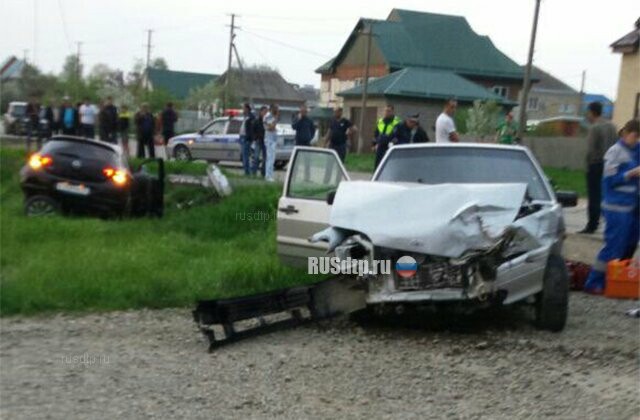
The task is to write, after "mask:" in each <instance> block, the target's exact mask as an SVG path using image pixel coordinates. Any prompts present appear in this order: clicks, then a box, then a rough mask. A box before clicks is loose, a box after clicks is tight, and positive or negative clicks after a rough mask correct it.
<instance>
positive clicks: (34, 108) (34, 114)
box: [25, 100, 40, 153]
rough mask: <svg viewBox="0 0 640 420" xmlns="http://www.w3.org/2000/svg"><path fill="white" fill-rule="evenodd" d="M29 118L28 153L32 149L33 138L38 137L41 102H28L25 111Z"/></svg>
mask: <svg viewBox="0 0 640 420" xmlns="http://www.w3.org/2000/svg"><path fill="white" fill-rule="evenodd" d="M25 116H26V118H27V121H26V123H27V153H29V152H30V151H31V140H32V139H33V138H36V139H38V128H39V125H40V104H39V103H38V102H37V101H35V100H31V101H29V103H27V109H26V111H25Z"/></svg>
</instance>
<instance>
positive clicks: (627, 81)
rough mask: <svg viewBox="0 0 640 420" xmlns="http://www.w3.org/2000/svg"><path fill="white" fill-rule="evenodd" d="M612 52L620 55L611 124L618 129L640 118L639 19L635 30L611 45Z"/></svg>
mask: <svg viewBox="0 0 640 420" xmlns="http://www.w3.org/2000/svg"><path fill="white" fill-rule="evenodd" d="M611 48H612V49H613V52H615V53H618V54H622V62H621V63H620V79H619V82H618V95H617V98H616V105H615V108H614V110H613V122H614V124H616V125H617V126H618V127H621V126H622V125H624V124H625V123H626V122H627V121H628V120H630V119H632V118H640V18H638V20H636V23H635V29H634V30H633V31H631V32H629V33H628V34H626V35H625V36H623V37H622V38H620V39H618V40H617V41H616V42H614V43H613V44H611Z"/></svg>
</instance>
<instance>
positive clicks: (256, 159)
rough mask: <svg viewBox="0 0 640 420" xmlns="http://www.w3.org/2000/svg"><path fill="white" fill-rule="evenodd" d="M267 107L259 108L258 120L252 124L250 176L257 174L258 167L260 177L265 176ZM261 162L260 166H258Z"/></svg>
mask: <svg viewBox="0 0 640 420" xmlns="http://www.w3.org/2000/svg"><path fill="white" fill-rule="evenodd" d="M267 111H268V110H267V107H266V106H263V107H261V108H260V113H259V114H258V118H256V119H255V120H254V123H253V133H252V134H253V145H254V152H253V163H252V165H251V175H255V174H257V173H258V167H260V173H261V174H262V176H264V175H265V167H264V162H265V161H266V160H267V148H266V147H265V145H264V122H263V119H264V116H265V115H266V114H267ZM260 162H262V165H260Z"/></svg>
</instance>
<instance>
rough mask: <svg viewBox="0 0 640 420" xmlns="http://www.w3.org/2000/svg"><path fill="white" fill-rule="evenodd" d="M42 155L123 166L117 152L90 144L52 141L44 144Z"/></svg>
mask: <svg viewBox="0 0 640 420" xmlns="http://www.w3.org/2000/svg"><path fill="white" fill-rule="evenodd" d="M40 153H42V154H49V155H63V156H68V157H76V158H82V159H90V160H97V161H102V162H105V163H108V164H111V165H116V166H119V165H120V164H121V159H120V157H119V156H118V154H117V153H116V152H114V151H113V150H110V149H108V148H106V147H102V146H99V145H95V144H91V143H89V142H80V141H67V140H51V141H48V142H47V143H45V144H44V146H43V147H42V150H41V152H40Z"/></svg>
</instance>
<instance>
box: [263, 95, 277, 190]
mask: <svg viewBox="0 0 640 420" xmlns="http://www.w3.org/2000/svg"><path fill="white" fill-rule="evenodd" d="M279 116H280V115H279V108H278V105H276V104H272V105H271V108H270V111H269V112H268V113H267V115H265V116H264V131H265V134H264V143H265V147H266V148H267V159H266V162H265V175H264V179H265V180H267V181H268V182H275V179H274V178H273V167H274V165H275V163H276V144H277V143H278V130H277V125H278V119H279Z"/></svg>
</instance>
